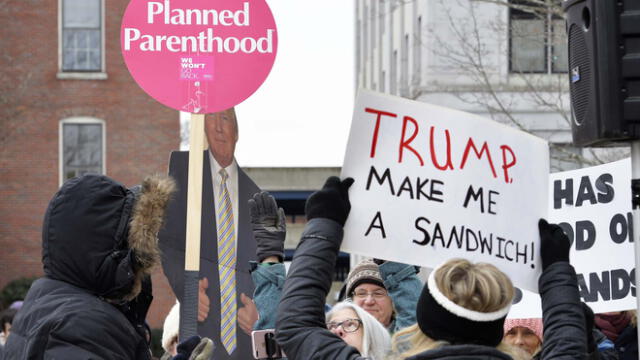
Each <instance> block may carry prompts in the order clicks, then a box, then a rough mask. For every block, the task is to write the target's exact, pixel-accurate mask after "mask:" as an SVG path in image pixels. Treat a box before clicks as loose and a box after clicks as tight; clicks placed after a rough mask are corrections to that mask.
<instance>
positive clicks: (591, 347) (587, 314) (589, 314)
mask: <svg viewBox="0 0 640 360" xmlns="http://www.w3.org/2000/svg"><path fill="white" fill-rule="evenodd" d="M582 312H583V313H584V322H585V325H586V326H585V328H584V329H585V331H586V333H587V353H592V352H594V351H596V350H598V349H597V347H596V340H595V339H594V337H593V325H594V323H595V315H594V314H593V310H591V308H590V307H589V305H587V304H585V303H584V301H583V302H582Z"/></svg>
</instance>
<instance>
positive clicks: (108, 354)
mask: <svg viewBox="0 0 640 360" xmlns="http://www.w3.org/2000/svg"><path fill="white" fill-rule="evenodd" d="M5 352H6V354H5V359H7V360H8V359H43V358H44V359H149V358H150V355H149V349H148V347H147V343H146V340H144V339H143V338H142V337H141V336H140V334H138V333H137V332H136V331H135V329H134V327H133V326H132V325H131V323H130V322H129V320H128V319H127V318H126V316H125V315H124V314H123V313H122V312H121V311H119V310H118V309H117V308H116V307H114V306H113V305H111V304H109V303H107V302H105V301H104V300H101V299H99V298H97V297H95V296H92V295H90V294H88V293H87V292H86V291H84V290H82V289H80V288H77V287H75V286H73V285H70V284H68V283H65V282H62V281H58V280H52V279H48V278H42V279H39V280H37V281H36V282H35V283H34V284H33V285H32V286H31V289H30V290H29V294H28V295H27V298H26V299H25V301H24V304H23V306H22V308H21V309H20V311H19V312H18V314H17V315H16V318H15V319H14V322H13V327H12V328H11V336H9V341H8V342H7V345H6V348H5Z"/></svg>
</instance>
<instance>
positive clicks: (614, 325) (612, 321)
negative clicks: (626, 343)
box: [596, 312, 631, 342]
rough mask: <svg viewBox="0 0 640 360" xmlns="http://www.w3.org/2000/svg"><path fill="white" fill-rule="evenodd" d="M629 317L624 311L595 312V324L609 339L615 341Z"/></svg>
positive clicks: (627, 323)
mask: <svg viewBox="0 0 640 360" xmlns="http://www.w3.org/2000/svg"><path fill="white" fill-rule="evenodd" d="M630 320H631V318H630V317H629V314H627V313H626V312H620V313H618V314H612V315H609V314H597V315H596V326H597V327H598V328H599V329H600V330H602V332H603V333H604V334H605V335H606V336H607V337H608V338H609V339H610V340H611V341H614V342H615V341H616V339H617V338H618V335H620V333H621V332H622V330H624V329H625V328H626V327H627V325H629V321H630Z"/></svg>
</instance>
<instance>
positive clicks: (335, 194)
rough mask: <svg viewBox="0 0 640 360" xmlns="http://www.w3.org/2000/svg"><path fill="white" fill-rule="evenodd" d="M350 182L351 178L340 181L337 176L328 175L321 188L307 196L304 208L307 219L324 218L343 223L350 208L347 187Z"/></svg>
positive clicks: (349, 185)
mask: <svg viewBox="0 0 640 360" xmlns="http://www.w3.org/2000/svg"><path fill="white" fill-rule="evenodd" d="M352 184H353V179H352V178H346V179H344V180H342V181H340V178H338V177H337V176H331V177H329V178H328V179H327V181H326V182H325V183H324V185H323V186H322V189H320V190H319V191H316V192H314V193H313V194H311V196H309V199H308V200H307V203H306V204H305V209H304V210H305V214H307V220H311V219H315V218H326V219H331V220H334V221H336V222H337V223H339V224H340V225H344V223H345V221H347V216H349V211H350V210H351V203H350V202H349V188H350V187H351V185H352Z"/></svg>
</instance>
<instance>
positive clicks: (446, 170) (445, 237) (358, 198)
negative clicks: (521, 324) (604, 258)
mask: <svg viewBox="0 0 640 360" xmlns="http://www.w3.org/2000/svg"><path fill="white" fill-rule="evenodd" d="M548 158H549V155H548V147H547V143H546V142H545V141H544V140H541V139H540V138H537V137H534V136H532V135H530V134H527V133H524V132H522V131H518V130H516V129H513V128H510V127H508V126H504V125H501V124H499V123H497V122H495V121H492V120H489V119H485V118H483V117H480V116H477V115H473V114H469V113H465V112H461V111H457V110H451V109H447V108H444V107H440V106H435V105H429V104H426V103H423V102H417V101H411V100H407V99H403V98H398V97H392V96H387V95H381V94H378V93H374V92H369V91H362V90H361V91H360V92H359V94H358V97H357V99H356V102H355V109H354V114H353V122H352V124H351V132H350V135H349V143H348V145H347V151H346V155H345V161H344V164H343V168H342V176H343V177H347V176H350V177H353V178H354V179H355V183H354V184H353V186H352V187H351V190H350V192H349V197H350V200H351V206H352V208H351V213H350V215H349V219H348V221H347V223H346V225H345V236H344V242H343V245H342V249H343V250H344V251H349V252H353V253H358V254H362V255H365V256H371V257H379V258H384V259H387V260H394V261H400V262H405V263H410V264H415V265H422V266H427V267H435V266H437V265H439V264H440V263H442V262H444V261H446V260H447V259H450V258H454V257H464V258H467V259H470V260H472V261H484V262H490V263H492V264H495V265H496V266H497V267H498V268H500V269H501V270H503V271H504V272H505V273H507V274H509V276H510V277H511V278H512V280H513V281H514V283H515V284H516V285H518V286H521V287H523V288H526V289H530V290H533V291H537V278H538V275H539V274H540V264H539V263H538V262H537V259H538V258H539V255H538V252H539V246H538V242H539V239H538V228H537V223H538V219H539V218H541V217H544V216H545V215H546V213H547V176H546V174H548V173H549V160H548Z"/></svg>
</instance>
